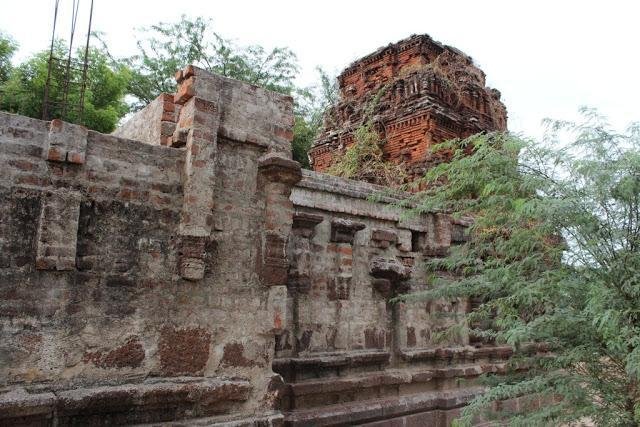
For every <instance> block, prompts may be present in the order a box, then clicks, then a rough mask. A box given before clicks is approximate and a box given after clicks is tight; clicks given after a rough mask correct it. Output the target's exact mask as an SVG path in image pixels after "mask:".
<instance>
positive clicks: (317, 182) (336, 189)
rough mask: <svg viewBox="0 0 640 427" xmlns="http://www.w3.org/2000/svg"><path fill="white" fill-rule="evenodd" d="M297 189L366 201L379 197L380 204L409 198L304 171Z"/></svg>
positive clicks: (377, 186)
mask: <svg viewBox="0 0 640 427" xmlns="http://www.w3.org/2000/svg"><path fill="white" fill-rule="evenodd" d="M298 186H299V187H303V188H309V189H312V190H319V191H326V192H328V193H334V194H343V195H345V196H349V197H354V198H357V199H365V200H368V199H370V198H371V197H374V196H379V198H380V201H381V202H382V203H387V204H389V203H399V202H401V201H403V200H404V199H406V198H408V197H410V196H411V194H410V193H405V192H402V191H398V190H392V189H390V188H389V187H385V186H382V185H375V184H369V183H367V182H362V181H355V180H352V179H345V178H339V177H337V176H331V175H327V174H325V173H320V172H313V171H310V170H306V169H304V170H303V171H302V180H301V181H300V182H299V183H298Z"/></svg>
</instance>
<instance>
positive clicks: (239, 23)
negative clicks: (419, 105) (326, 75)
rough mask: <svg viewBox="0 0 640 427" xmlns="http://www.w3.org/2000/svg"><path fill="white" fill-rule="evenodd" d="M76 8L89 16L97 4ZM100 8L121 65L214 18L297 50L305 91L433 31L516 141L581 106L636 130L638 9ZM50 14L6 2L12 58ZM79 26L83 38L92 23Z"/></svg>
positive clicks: (250, 39)
mask: <svg viewBox="0 0 640 427" xmlns="http://www.w3.org/2000/svg"><path fill="white" fill-rule="evenodd" d="M80 1H81V10H80V16H81V17H84V16H86V15H87V14H88V7H89V0H80ZM94 1H95V5H94V23H93V28H94V29H95V30H100V31H103V32H105V33H106V35H107V40H108V44H109V46H110V50H111V51H112V53H114V54H115V55H116V56H124V55H129V54H132V53H134V52H135V37H134V31H133V30H134V28H136V27H140V26H148V25H151V24H154V23H157V22H158V21H173V20H177V19H178V18H179V17H180V15H181V14H186V15H188V16H202V17H210V18H212V19H213V21H214V28H215V30H216V31H217V32H218V33H220V34H221V35H223V36H224V37H226V38H230V39H233V40H235V41H236V42H237V43H239V44H260V45H262V46H264V47H266V48H271V47H274V46H287V47H289V48H291V49H292V50H293V51H294V52H295V53H296V54H297V55H298V59H299V62H300V65H301V68H302V72H301V76H300V79H299V80H300V81H299V83H300V84H303V85H306V84H311V83H313V82H314V81H315V77H316V74H315V71H314V69H315V67H316V66H317V65H320V66H322V67H323V68H324V69H326V70H327V71H329V72H335V73H336V74H337V73H338V72H339V71H341V70H342V69H343V68H344V67H346V66H347V65H348V64H349V63H350V62H351V61H353V60H355V59H357V58H359V57H361V56H363V55H366V54H368V53H370V52H372V51H374V50H375V49H377V48H378V47H380V46H383V45H386V44H389V43H391V42H395V41H397V40H400V39H402V38H405V37H407V36H409V35H411V34H420V33H427V34H429V35H431V37H433V38H434V39H435V40H439V41H441V42H443V43H446V44H450V45H452V46H455V47H457V48H459V49H460V50H462V51H464V52H465V53H467V54H468V55H470V56H471V57H473V58H474V60H475V61H476V63H477V64H478V65H479V66H480V67H481V68H482V69H483V70H484V72H485V73H486V75H487V82H488V84H489V86H492V87H495V88H497V89H499V90H500V91H501V92H502V100H503V101H504V102H505V104H506V105H507V109H508V112H509V128H510V129H511V130H513V131H516V132H522V133H524V134H526V135H528V136H533V137H539V136H540V134H541V125H540V122H541V120H542V119H543V118H544V117H552V118H557V119H572V118H575V117H576V112H577V109H578V108H579V107H580V106H582V105H587V106H592V107H597V108H598V109H599V111H600V112H601V113H603V114H605V115H606V116H608V117H609V119H610V120H611V122H612V123H613V124H614V125H615V126H616V127H618V128H622V127H624V126H626V125H627V124H628V123H629V122H631V121H633V120H640V111H639V109H638V104H639V103H640V22H639V20H640V2H638V1H635V0H629V1H623V0H619V1H618V0H607V1H587V0H584V1H562V0H555V1H548V0H534V1H530V0H527V1H517V0H511V1H508V0H504V1H498V0H469V1H462V0H458V1H455V0H437V1H433V0H423V1H402V0H386V1H372V0H370V1H351V2H349V1H347V0H342V1H334V0H320V1H314V2H310V1H306V2H305V1H304V0H297V1H294V0H287V1H275V0H272V1H257V0H256V1H248V0H244V1H241V0H224V1H205V0H202V1H196V0H187V1H179V0H178V1H177V0H94ZM60 3H61V5H60V8H61V16H60V21H59V25H60V27H62V28H68V25H69V24H68V22H69V11H70V9H71V3H72V0H60ZM53 5H54V0H19V1H16V0H0V30H2V31H5V32H7V33H9V34H11V35H12V36H13V37H14V38H15V39H16V40H17V41H18V42H19V43H20V52H19V54H18V56H17V58H16V59H18V60H20V59H23V58H24V57H26V56H28V55H29V54H31V53H33V52H35V51H37V50H42V49H45V48H47V46H48V44H49V41H50V35H51V25H52V21H53ZM65 12H66V13H65ZM60 22H61V23H60ZM78 28H79V29H80V34H82V33H83V32H84V31H86V23H83V22H80V23H79V24H78ZM61 35H62V34H61ZM65 35H66V33H65ZM80 39H82V36H80Z"/></svg>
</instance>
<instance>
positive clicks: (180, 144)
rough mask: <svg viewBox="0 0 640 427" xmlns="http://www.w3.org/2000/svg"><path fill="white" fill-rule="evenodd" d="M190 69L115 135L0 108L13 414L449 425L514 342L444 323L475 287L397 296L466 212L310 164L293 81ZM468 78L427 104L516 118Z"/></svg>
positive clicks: (83, 421)
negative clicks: (439, 208) (404, 208)
mask: <svg viewBox="0 0 640 427" xmlns="http://www.w3.org/2000/svg"><path fill="white" fill-rule="evenodd" d="M413 40H414V39H411V40H410V41H409V42H405V43H414V42H413ZM426 41H428V39H424V38H419V39H415V42H416V43H417V44H416V46H417V49H419V50H418V51H416V52H417V53H416V55H418V56H415V57H414V58H416V59H415V62H416V63H418V64H419V63H420V61H422V59H421V58H422V57H420V56H419V54H420V52H423V50H424V49H426V48H425V46H426V47H429V46H431V49H432V50H433V55H435V54H437V53H439V54H440V55H444V54H445V53H447V52H449V53H448V54H449V55H452V58H454V59H455V58H458V59H460V60H464V61H466V59H465V58H466V57H463V56H460V55H459V54H458V53H456V52H454V51H452V50H447V48H442V47H440V46H439V45H436V44H433V43H432V42H430V41H429V43H427V44H425V43H426ZM385 52H386V51H385ZM393 52H395V51H393ZM427 52H431V50H428V49H427ZM443 52H444V53H443ZM400 54H401V52H398V55H400ZM381 55H386V54H385V53H384V52H383V53H382V54H381ZM394 55H395V53H394ZM383 57H384V56H383ZM461 58H462V59H461ZM469 69H470V70H475V69H474V68H469ZM407 75H408V76H415V78H416V79H418V77H419V78H420V79H421V78H422V77H420V76H423V77H424V74H411V73H408V74H407ZM472 76H475V77H474V79H476V80H473V79H472V80H473V81H472V82H471V83H469V84H470V86H469V87H470V88H477V86H474V85H473V84H472V83H473V82H476V83H477V81H481V74H480V73H479V71H476V72H475V74H472ZM348 77H349V76H348V75H343V77H342V80H343V82H344V81H346V79H347V78H348ZM467 77H468V76H467ZM177 78H178V82H179V88H178V91H177V93H175V94H164V95H162V96H160V97H159V98H158V99H156V100H155V101H154V102H152V103H151V104H149V105H148V106H147V107H146V108H144V109H143V110H141V111H139V112H138V113H137V114H135V115H134V116H133V117H132V118H131V119H130V120H129V122H128V123H126V124H125V125H124V126H122V127H121V128H120V129H118V130H117V131H116V132H115V133H114V134H112V135H104V134H100V133H97V132H94V131H88V130H87V129H85V128H83V127H81V126H77V125H73V124H69V123H65V122H61V121H59V120H53V121H51V122H46V121H41V120H35V119H31V118H27V117H23V116H17V115H12V114H7V113H0V425H11V426H49V425H56V426H66V425H77V426H87V425H94V426H95V425H119V424H120V425H121V424H127V425H130V424H149V423H161V422H169V421H171V422H172V424H171V425H225V426H256V427H258V426H260V427H266V426H322V425H368V426H396V425H403V426H446V425H449V424H450V422H451V420H452V419H453V418H454V417H455V416H456V414H457V413H458V412H459V411H460V408H461V407H463V406H464V405H465V404H466V402H468V401H469V399H471V398H472V397H473V396H475V395H477V393H479V392H481V389H480V388H479V386H478V383H477V382H476V378H477V377H478V376H479V375H480V374H482V373H486V372H501V371H502V370H504V369H505V363H506V360H507V359H508V358H509V356H510V354H511V349H510V348H509V347H502V346H496V345H492V344H487V343H478V342H473V341H470V340H469V337H467V336H458V337H456V338H452V339H451V340H450V341H448V342H444V343H443V342H440V341H435V340H434V339H433V336H434V334H435V333H436V332H438V331H441V330H442V329H443V328H446V327H447V326H449V325H452V324H455V322H456V321H458V319H459V318H460V317H459V316H460V315H461V314H462V313H464V312H466V311H468V310H469V309H470V306H471V305H472V304H470V303H469V302H468V301H465V300H458V299H455V300H442V301H432V302H407V303H398V304H392V303H391V302H390V299H391V298H393V297H394V296H395V295H398V294H399V293H414V292H419V291H420V290H421V289H425V287H426V286H427V274H426V272H425V271H423V269H422V268H421V264H422V263H423V262H424V261H425V260H426V259H428V258H429V257H443V256H447V252H448V250H449V248H450V247H451V246H452V245H456V244H460V243H461V242H464V241H465V239H467V236H466V235H465V233H464V229H465V227H467V226H468V224H467V223H465V222H464V221H460V220H454V219H452V218H451V217H449V216H447V215H444V214H435V213H434V214H423V215H420V216H417V217H413V218H410V219H407V218H404V217H403V216H402V215H401V214H402V212H400V211H399V210H398V209H397V208H396V207H395V206H396V204H395V202H397V201H399V200H401V199H402V198H403V197H406V194H403V193H392V194H389V193H388V192H387V191H385V194H384V195H383V196H381V197H379V198H378V199H376V200H377V201H372V199H371V198H370V196H371V195H375V194H380V193H381V192H382V191H383V190H385V189H384V188H381V187H377V186H374V185H372V184H368V183H363V182H355V181H349V180H345V179H341V178H336V177H332V176H328V175H325V174H322V173H318V172H313V171H303V170H301V169H300V165H299V164H298V163H296V162H295V161H293V160H292V159H291V140H292V126H293V106H292V99H291V98H290V97H287V96H282V95H279V94H276V93H272V92H269V91H266V90H263V89H260V88H258V87H255V86H252V85H249V84H246V83H241V82H238V81H234V80H231V79H227V78H224V77H220V76H216V75H212V74H209V73H207V72H205V71H203V70H200V69H198V68H195V67H187V68H186V69H185V70H183V71H181V72H179V73H178V75H177ZM353 78H354V79H356V77H353ZM468 78H470V77H468ZM420 79H418V80H419V81H422V80H420ZM478 79H479V80H478ZM355 81H356V80H354V82H355ZM421 84H422V83H419V84H418V83H416V85H417V86H412V84H410V83H407V86H406V87H405V89H404V90H405V93H409V92H407V91H410V90H412V89H411V88H412V87H421V86H420V85H421ZM345 87H346V86H345ZM353 87H354V88H355V89H354V90H355V91H356V92H355V94H354V96H356V95H358V94H361V92H362V91H363V90H364V89H363V88H364V86H358V85H357V84H355V83H354V84H353ZM358 91H360V92H358ZM470 93H471V92H470ZM473 93H474V94H475V95H474V96H475V98H473V97H472V98H470V99H476V100H477V102H478V104H477V105H479V106H483V107H482V108H484V110H482V111H484V112H481V110H480V107H475V108H476V110H473V109H470V107H465V108H469V110H462V107H461V105H466V104H464V102H467V101H463V100H458V101H456V102H460V105H459V109H457V110H453V109H450V110H446V109H445V110H443V109H441V107H439V106H436V105H435V104H434V105H433V106H432V107H430V108H431V109H430V110H425V111H424V112H421V113H420V114H426V115H427V116H428V117H429V118H428V119H427V123H431V124H432V125H433V123H435V125H434V126H435V128H434V129H433V132H436V133H437V132H444V130H443V129H444V128H443V127H441V126H443V125H439V124H438V123H441V122H439V121H438V120H445V119H446V120H450V121H447V122H446V123H450V124H451V126H454V127H455V126H463V125H464V126H465V129H469V131H473V130H474V129H472V128H471V127H469V126H473V123H484V125H486V126H489V122H490V121H491V120H499V119H501V120H503V119H504V114H503V113H502V115H500V114H497V113H492V112H491V111H493V110H491V109H492V108H495V109H497V110H496V111H503V110H502V109H501V106H500V104H498V103H497V101H495V99H494V98H493V97H492V95H491V92H486V91H485V90H484V89H482V90H479V89H478V91H476V92H473ZM469 96H471V95H469ZM420 99H422V100H423V101H424V102H425V103H427V102H431V101H428V98H420ZM481 101H482V102H481ZM439 102H440V101H439ZM443 102H444V101H443ZM451 102H453V101H451ZM430 105H431V104H430ZM421 111H422V110H421ZM454 111H456V112H455V113H454ZM458 111H469V112H467V113H464V114H463V113H462V112H458ZM471 111H476V113H474V114H475V116H473V115H471V113H470V112H471ZM436 114H437V115H436ZM420 117H421V116H420ZM461 117H465V120H464V121H460V120H461ZM472 117H475V118H477V120H478V122H475V121H473V120H471V118H472ZM408 120H414V119H413V118H411V119H408ZM415 120H416V121H419V120H422V119H418V118H416V119H415ZM434 120H435V122H434ZM492 123H493V122H492ZM484 125H483V126H484ZM398 126H399V125H398ZM492 126H494V127H498V128H499V127H503V126H504V123H503V122H502V123H493V124H492ZM319 147H320V146H318V147H316V149H318V148H319ZM317 153H318V152H317V151H316V155H317ZM443 313H446V314H447V315H446V316H443V315H442V314H443ZM507 403H508V404H513V405H517V404H518V402H517V401H511V402H507Z"/></svg>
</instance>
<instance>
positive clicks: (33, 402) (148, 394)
mask: <svg viewBox="0 0 640 427" xmlns="http://www.w3.org/2000/svg"><path fill="white" fill-rule="evenodd" d="M180 380H181V379H180V378H176V379H175V380H173V381H157V382H145V383H141V384H123V385H116V386H100V387H92V388H77V389H72V390H62V391H41V392H34V393H29V392H28V391H26V390H24V389H15V390H12V391H10V392H7V393H4V394H1V395H0V424H4V423H8V424H10V423H11V422H12V420H13V421H16V422H18V421H20V422H22V421H24V420H26V419H28V420H29V422H33V423H35V422H36V421H42V422H45V421H48V422H52V421H53V422H54V423H62V424H65V423H79V424H83V423H84V422H88V421H91V424H92V425H94V423H95V422H98V424H97V425H107V424H122V423H127V424H129V423H145V422H159V421H167V420H176V419H181V418H183V419H184V418H191V417H202V416H210V415H214V414H220V413H225V412H227V411H228V410H229V409H230V407H231V406H232V405H233V404H234V403H237V402H243V401H246V400H247V399H248V398H249V394H250V392H251V389H252V387H251V384H250V383H249V382H248V381H243V380H233V381H232V380H193V379H184V378H183V379H182V380H183V381H180Z"/></svg>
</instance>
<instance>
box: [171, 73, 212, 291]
mask: <svg viewBox="0 0 640 427" xmlns="http://www.w3.org/2000/svg"><path fill="white" fill-rule="evenodd" d="M190 78H191V80H186V81H182V80H181V81H180V82H181V84H180V87H179V88H178V92H177V93H176V95H175V98H174V100H175V103H176V104H182V107H181V108H180V120H179V121H178V125H177V128H176V130H175V133H174V137H175V138H177V140H180V139H183V141H184V144H185V148H186V150H185V161H184V172H183V194H184V196H183V197H184V198H183V205H182V206H183V207H182V214H181V219H180V227H179V235H180V261H179V263H180V264H179V270H180V275H181V276H182V278H184V279H187V280H200V279H202V278H203V277H204V273H205V261H204V259H205V247H206V246H207V243H208V242H209V239H210V238H211V229H212V225H213V191H214V188H215V176H216V156H217V150H218V144H217V138H218V128H219V127H220V109H221V108H220V101H219V98H218V102H213V101H209V100H205V99H202V98H199V97H197V96H194V92H193V89H192V84H193V82H192V79H193V77H190ZM178 142H179V141H178Z"/></svg>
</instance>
